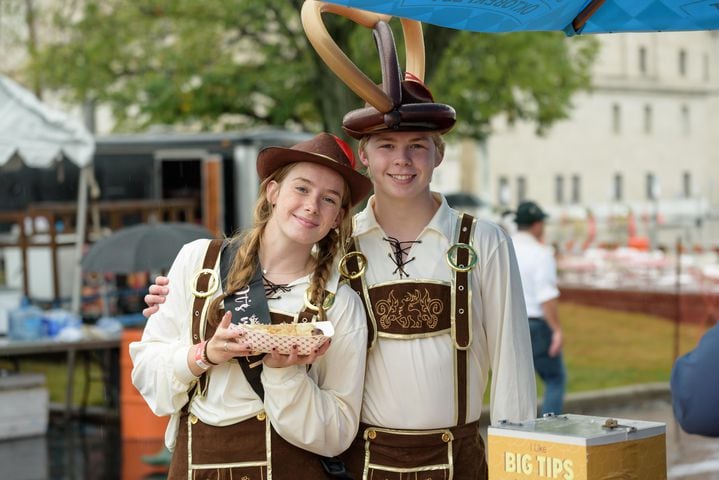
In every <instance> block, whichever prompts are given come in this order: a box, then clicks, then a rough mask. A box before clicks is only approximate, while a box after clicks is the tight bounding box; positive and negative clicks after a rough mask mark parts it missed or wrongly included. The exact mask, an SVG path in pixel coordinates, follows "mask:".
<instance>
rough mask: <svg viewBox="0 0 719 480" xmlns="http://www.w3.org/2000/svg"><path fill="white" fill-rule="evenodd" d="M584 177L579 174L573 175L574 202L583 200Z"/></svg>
mask: <svg viewBox="0 0 719 480" xmlns="http://www.w3.org/2000/svg"><path fill="white" fill-rule="evenodd" d="M581 180H582V179H581V178H580V177H579V175H572V203H579V202H581V201H582V181H581Z"/></svg>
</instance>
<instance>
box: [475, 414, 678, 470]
mask: <svg viewBox="0 0 719 480" xmlns="http://www.w3.org/2000/svg"><path fill="white" fill-rule="evenodd" d="M487 439H488V442H487V443H488V451H489V455H488V463H489V478H491V479H492V480H535V479H536V480H546V479H553V480H604V479H607V478H631V479H633V480H666V478H667V464H666V426H665V424H663V423H658V422H646V421H639V420H627V419H613V418H608V417H592V416H586V415H574V414H566V415H557V416H553V415H552V416H548V417H544V418H538V419H536V420H531V421H528V422H522V423H519V424H515V423H509V422H502V423H500V424H498V425H493V426H490V427H489V428H488V429H487Z"/></svg>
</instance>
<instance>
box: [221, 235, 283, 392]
mask: <svg viewBox="0 0 719 480" xmlns="http://www.w3.org/2000/svg"><path fill="white" fill-rule="evenodd" d="M237 248H238V245H237V244H236V243H235V242H228V243H226V244H225V245H224V246H223V248H222V253H221V257H220V277H221V278H222V290H223V291H227V275H228V274H229V272H230V267H232V262H233V260H234V259H235V256H236V254H237ZM224 309H225V312H227V311H231V312H232V323H234V324H235V325H242V324H248V323H263V324H265V325H269V324H271V323H272V319H271V318H270V307H269V305H267V297H265V288H264V285H263V283H262V266H261V265H260V261H259V259H258V260H257V262H256V264H255V272H254V274H253V275H252V279H251V280H250V283H249V285H248V286H247V287H245V288H243V289H241V290H240V291H239V292H235V293H233V294H232V295H230V296H228V297H227V298H225V305H224ZM264 356H265V354H264V353H261V354H259V355H254V356H251V357H237V363H239V364H240V367H241V368H242V373H244V374H245V378H246V379H247V382H248V383H249V384H250V386H251V387H252V390H254V391H255V393H256V394H257V395H258V396H259V397H260V399H261V400H263V401H264V399H265V389H264V387H263V386H262V379H261V378H260V375H261V374H262V358H263V357H264Z"/></svg>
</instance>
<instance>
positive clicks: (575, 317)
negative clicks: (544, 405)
mask: <svg viewBox="0 0 719 480" xmlns="http://www.w3.org/2000/svg"><path fill="white" fill-rule="evenodd" d="M559 315H560V321H561V323H562V328H563V330H564V339H565V340H564V341H565V346H564V356H565V362H566V366H567V375H568V388H567V391H568V392H580V391H586V390H598V389H603V388H609V387H618V386H622V385H631V384H636V383H646V382H667V381H669V375H670V373H671V368H672V364H673V362H674V329H675V325H674V322H673V321H671V320H668V319H665V318H661V317H655V316H651V315H644V314H638V313H626V312H618V311H614V310H606V309H601V308H595V307H586V306H583V305H575V304H560V309H559ZM704 330H705V328H703V327H699V326H697V325H687V324H682V325H681V326H680V328H679V332H680V342H679V352H680V354H682V353H685V352H687V351H688V350H691V349H692V348H694V346H695V345H696V343H697V341H698V340H699V338H700V337H701V335H702V333H703V332H704Z"/></svg>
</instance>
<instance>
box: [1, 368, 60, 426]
mask: <svg viewBox="0 0 719 480" xmlns="http://www.w3.org/2000/svg"><path fill="white" fill-rule="evenodd" d="M48 401H49V393H48V391H47V388H46V387H45V376H44V375H42V374H39V373H17V374H10V375H7V376H2V377H0V440H6V439H10V438H21V437H31V436H34V435H45V433H47V422H48V416H49V407H48Z"/></svg>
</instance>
